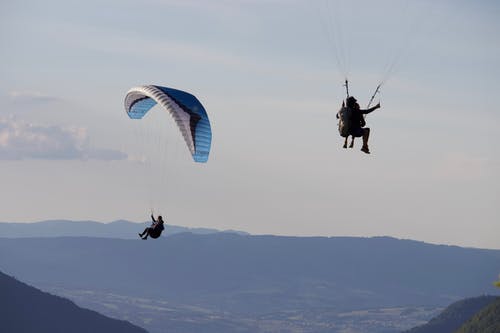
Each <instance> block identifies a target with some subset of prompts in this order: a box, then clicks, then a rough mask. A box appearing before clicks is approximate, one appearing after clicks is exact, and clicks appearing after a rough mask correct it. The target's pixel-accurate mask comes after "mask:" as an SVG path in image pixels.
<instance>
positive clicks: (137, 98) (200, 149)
mask: <svg viewBox="0 0 500 333" xmlns="http://www.w3.org/2000/svg"><path fill="white" fill-rule="evenodd" d="M156 104H159V105H160V106H161V107H163V108H164V109H165V110H167V111H168V112H169V113H170V114H171V115H172V117H173V118H174V120H175V122H176V124H177V127H178V128H179V130H180V131H181V133H182V136H183V137H184V141H185V142H186V145H187V147H188V149H189V151H190V152H191V155H192V156H193V160H194V161H195V162H201V163H204V162H207V161H208V155H209V153H210V145H211V142H212V130H211V128H210V121H209V120H208V115H207V112H206V111H205V108H204V107H203V105H202V104H201V103H200V101H199V100H198V99H197V98H196V97H195V96H193V95H191V94H190V93H187V92H185V91H181V90H176V89H172V88H167V87H160V86H153V85H148V86H140V87H136V88H132V89H130V90H129V91H128V92H127V95H126V96H125V110H126V111H127V114H128V116H129V117H130V118H131V119H142V118H143V117H144V115H145V114H146V113H147V112H148V111H149V110H150V109H151V108H152V107H153V106H155V105H156Z"/></svg>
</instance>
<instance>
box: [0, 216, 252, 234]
mask: <svg viewBox="0 0 500 333" xmlns="http://www.w3.org/2000/svg"><path fill="white" fill-rule="evenodd" d="M150 224H151V222H150V221H148V222H143V223H136V222H129V221H125V220H119V221H114V222H110V223H101V222H94V221H68V220H50V221H42V222H35V223H10V222H9V223H7V222H0V237H7V238H24V237H65V236H81V237H106V238H120V239H136V238H137V237H138V235H137V233H139V232H142V231H143V230H144V228H145V227H147V226H149V225H150ZM182 232H191V233H194V234H201V235H204V234H213V233H217V232H228V233H238V234H247V233H246V232H242V231H234V230H225V231H221V230H216V229H209V228H186V227H179V226H175V225H170V224H168V221H167V224H165V231H164V232H163V233H164V235H165V236H168V235H173V234H177V233H182Z"/></svg>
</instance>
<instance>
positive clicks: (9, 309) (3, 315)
mask: <svg viewBox="0 0 500 333" xmlns="http://www.w3.org/2000/svg"><path fill="white" fill-rule="evenodd" d="M0 331H2V332H23V333H31V332H33V333H42V332H51V333H66V332H72V333H88V332H106V333H114V332H116V333H146V330H144V329H142V328H140V327H137V326H134V325H132V324H131V323H129V322H126V321H123V320H116V319H111V318H108V317H105V316H103V315H101V314H99V313H97V312H95V311H91V310H87V309H82V308H80V307H78V306H76V305H75V304H74V303H73V302H71V301H69V300H67V299H64V298H61V297H58V296H54V295H50V294H48V293H45V292H42V291H40V290H38V289H36V288H33V287H30V286H28V285H26V284H24V283H22V282H19V281H17V280H16V279H14V278H12V277H10V276H8V275H5V274H3V273H2V272H0Z"/></svg>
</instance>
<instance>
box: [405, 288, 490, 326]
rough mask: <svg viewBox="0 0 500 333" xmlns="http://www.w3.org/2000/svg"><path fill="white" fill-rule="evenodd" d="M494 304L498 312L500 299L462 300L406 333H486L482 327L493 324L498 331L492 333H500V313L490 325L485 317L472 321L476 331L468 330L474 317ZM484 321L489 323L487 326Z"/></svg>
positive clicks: (475, 298)
mask: <svg viewBox="0 0 500 333" xmlns="http://www.w3.org/2000/svg"><path fill="white" fill-rule="evenodd" d="M492 303H496V304H497V305H496V306H497V311H498V305H500V297H496V296H480V297H474V298H467V299H464V300H460V301H458V302H455V303H453V304H451V305H450V306H448V307H447V308H446V309H445V310H444V311H443V312H441V313H440V314H439V315H438V316H437V317H435V318H433V319H432V320H430V321H429V322H428V323H427V324H425V325H422V326H418V327H415V328H413V329H411V330H408V331H405V332H404V333H455V332H457V330H459V329H460V330H459V331H458V332H461V333H473V332H475V333H486V332H487V331H486V330H487V327H483V326H481V325H486V326H488V325H490V324H493V326H494V327H496V328H497V329H498V330H496V331H495V330H492V331H491V332H490V333H498V332H500V313H498V314H499V316H497V317H496V318H495V316H492V317H491V319H492V320H491V321H490V322H489V323H488V320H484V319H483V317H486V316H479V317H478V318H475V319H474V320H472V322H474V325H475V327H476V329H474V330H471V329H470V328H468V327H470V326H472V325H473V324H472V323H469V322H468V321H470V320H471V319H472V318H473V317H474V315H476V314H479V312H480V311H481V310H483V309H484V310H486V308H487V307H488V306H489V305H491V304H492ZM492 313H493V311H492ZM488 318H489V316H488ZM480 321H483V323H480ZM484 321H486V322H487V323H486V324H485V323H484ZM495 321H496V323H495ZM465 323H467V324H465ZM464 324H465V325H464ZM495 325H496V326H495Z"/></svg>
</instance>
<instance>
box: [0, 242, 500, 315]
mask: <svg viewBox="0 0 500 333" xmlns="http://www.w3.org/2000/svg"><path fill="white" fill-rule="evenodd" d="M499 262H500V251H499V250H481V249H469V248H460V247H456V246H442V245H432V244H426V243H422V242H415V241H409V240H398V239H394V238H388V237H376V238H353V237H332V238H327V237H277V236H248V235H237V234H229V233H215V234H207V235H197V234H191V233H181V234H175V235H172V236H169V237H162V238H159V239H157V240H147V241H143V240H140V239H136V240H122V239H106V238H89V237H60V238H18V239H12V238H10V239H8V238H0V270H3V271H4V272H8V273H9V274H11V275H15V276H18V277H19V278H22V279H23V281H27V282H28V283H30V284H33V285H35V286H49V287H50V286H55V287H61V288H67V289H72V290H77V289H79V290H94V291H99V290H103V291H106V292H114V293H117V294H121V295H130V296H137V297H150V298H157V299H167V300H169V302H177V303H179V304H196V305H199V306H203V307H205V308H209V309H214V310H217V311H229V312H233V313H269V312H273V311H286V310H297V309H303V308H332V309H337V310H352V309H367V308H381V307H393V306H415V305H429V306H444V305H448V304H450V303H451V302H452V301H455V300H458V299H462V298H464V297H470V296H473V295H481V294H486V293H491V292H493V293H494V292H495V290H493V291H491V289H494V287H493V286H492V285H491V276H495V275H496V274H497V273H498V272H497V269H498V263H499ZM44 289H47V288H45V287H44Z"/></svg>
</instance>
